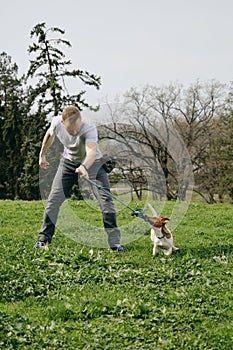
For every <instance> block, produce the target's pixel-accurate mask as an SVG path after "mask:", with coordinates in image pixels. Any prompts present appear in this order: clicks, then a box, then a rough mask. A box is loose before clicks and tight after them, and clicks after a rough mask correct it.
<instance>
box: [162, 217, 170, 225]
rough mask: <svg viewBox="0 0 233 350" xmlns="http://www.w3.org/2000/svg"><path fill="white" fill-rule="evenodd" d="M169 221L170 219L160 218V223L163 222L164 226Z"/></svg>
mask: <svg viewBox="0 0 233 350" xmlns="http://www.w3.org/2000/svg"><path fill="white" fill-rule="evenodd" d="M169 221H170V219H168V218H164V217H162V222H163V224H166V223H167V222H169Z"/></svg>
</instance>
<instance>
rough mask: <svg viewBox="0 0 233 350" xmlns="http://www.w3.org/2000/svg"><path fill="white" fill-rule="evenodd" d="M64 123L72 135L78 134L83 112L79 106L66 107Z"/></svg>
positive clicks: (63, 116)
mask: <svg viewBox="0 0 233 350" xmlns="http://www.w3.org/2000/svg"><path fill="white" fill-rule="evenodd" d="M62 123H63V124H64V127H65V128H66V130H67V131H68V133H69V134H71V135H73V136H74V135H77V133H78V132H79V130H80V126H81V114H80V111H79V109H78V108H77V107H75V106H69V107H65V108H64V109H63V112H62Z"/></svg>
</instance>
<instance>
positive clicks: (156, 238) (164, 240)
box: [145, 204, 180, 255]
mask: <svg viewBox="0 0 233 350" xmlns="http://www.w3.org/2000/svg"><path fill="white" fill-rule="evenodd" d="M148 207H149V208H150V210H151V213H152V215H153V216H147V215H146V216H145V221H147V222H148V223H149V224H150V225H151V226H152V227H151V233H150V237H151V240H152V242H153V243H154V247H153V255H156V254H157V253H158V248H161V249H162V250H163V253H164V254H165V255H171V253H172V250H174V251H178V250H180V249H179V248H177V247H175V246H174V244H173V236H172V233H171V231H170V230H169V229H168V227H167V226H166V223H167V222H169V221H170V219H168V218H165V217H163V216H158V215H157V213H156V211H155V210H154V208H153V207H152V206H151V205H150V204H148Z"/></svg>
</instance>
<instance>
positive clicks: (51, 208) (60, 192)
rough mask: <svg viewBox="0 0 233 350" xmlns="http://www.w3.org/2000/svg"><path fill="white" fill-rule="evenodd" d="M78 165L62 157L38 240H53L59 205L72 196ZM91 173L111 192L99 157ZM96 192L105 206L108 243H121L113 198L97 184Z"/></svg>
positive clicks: (110, 244) (101, 205) (105, 226)
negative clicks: (99, 188)
mask: <svg viewBox="0 0 233 350" xmlns="http://www.w3.org/2000/svg"><path fill="white" fill-rule="evenodd" d="M78 166H79V164H75V163H73V162H71V161H70V160H68V159H63V158H62V159H61V161H60V164H59V166H58V169H57V173H56V175H55V177H54V180H53V184H52V188H51V191H50V194H49V198H48V202H47V205H46V207H45V210H44V220H43V224H42V227H41V229H40V232H39V240H40V241H42V242H49V243H50V242H51V240H52V237H53V235H54V230H55V225H56V222H57V218H58V213H59V209H60V206H61V205H62V203H63V202H64V200H65V199H66V198H68V197H69V193H70V190H71V188H72V187H73V185H74V184H78V174H76V173H75V169H76V168H77V167H78ZM88 173H89V178H90V180H92V181H93V180H97V182H98V184H100V185H101V186H102V187H103V188H104V189H105V190H107V191H109V192H110V186H109V181H108V176H107V173H106V171H105V170H104V168H103V167H102V165H101V161H100V160H96V161H95V163H94V164H93V165H92V167H91V168H90V169H89V172H88ZM93 192H94V194H95V196H96V198H97V200H98V203H99V205H100V208H101V210H102V217H103V224H104V228H105V231H106V233H107V235H108V244H109V247H115V246H116V245H117V244H120V238H121V235H120V230H119V228H118V227H117V222H116V212H115V209H114V204H113V201H112V199H111V197H110V196H108V195H107V194H106V193H104V192H103V191H101V190H98V189H97V188H95V187H94V186H93Z"/></svg>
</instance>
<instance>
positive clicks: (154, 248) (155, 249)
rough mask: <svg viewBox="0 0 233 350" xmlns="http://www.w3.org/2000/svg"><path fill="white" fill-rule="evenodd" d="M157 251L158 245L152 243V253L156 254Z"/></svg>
mask: <svg viewBox="0 0 233 350" xmlns="http://www.w3.org/2000/svg"><path fill="white" fill-rule="evenodd" d="M157 253H158V246H157V244H154V246H153V255H156V254H157Z"/></svg>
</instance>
